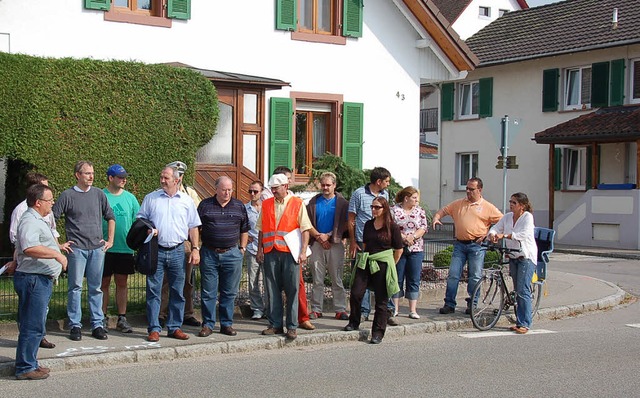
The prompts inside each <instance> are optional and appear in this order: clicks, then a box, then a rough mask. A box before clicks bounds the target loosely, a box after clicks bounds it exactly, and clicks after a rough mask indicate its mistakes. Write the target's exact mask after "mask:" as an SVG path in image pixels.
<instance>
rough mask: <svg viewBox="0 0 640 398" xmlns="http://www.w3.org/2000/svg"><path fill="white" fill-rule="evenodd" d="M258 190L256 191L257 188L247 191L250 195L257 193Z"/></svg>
mask: <svg viewBox="0 0 640 398" xmlns="http://www.w3.org/2000/svg"><path fill="white" fill-rule="evenodd" d="M258 192H260V191H258V190H257V189H250V190H249V193H250V194H251V195H254V194H257V193H258Z"/></svg>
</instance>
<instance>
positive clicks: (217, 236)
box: [198, 196, 251, 249]
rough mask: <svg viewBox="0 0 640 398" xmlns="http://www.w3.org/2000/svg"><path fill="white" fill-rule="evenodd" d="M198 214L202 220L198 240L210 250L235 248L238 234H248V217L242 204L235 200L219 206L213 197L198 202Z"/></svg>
mask: <svg viewBox="0 0 640 398" xmlns="http://www.w3.org/2000/svg"><path fill="white" fill-rule="evenodd" d="M198 214H199V215H200V220H202V230H201V234H200V240H201V241H202V244H203V245H205V246H206V247H208V248H212V249H216V248H217V249H226V248H229V247H232V246H237V245H238V242H239V241H240V234H243V233H246V232H249V229H251V227H250V226H249V216H248V215H247V209H246V208H245V207H244V204H243V203H242V202H241V201H240V200H238V199H236V198H231V201H229V203H227V204H226V206H224V207H223V206H221V205H220V203H219V202H218V199H217V198H216V197H215V196H212V197H210V198H207V199H205V200H203V201H202V202H200V205H199V206H198Z"/></svg>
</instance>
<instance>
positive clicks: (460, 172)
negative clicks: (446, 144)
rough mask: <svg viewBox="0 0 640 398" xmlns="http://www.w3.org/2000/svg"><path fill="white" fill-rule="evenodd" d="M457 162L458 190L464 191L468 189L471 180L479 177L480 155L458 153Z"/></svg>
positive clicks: (475, 153)
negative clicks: (468, 182)
mask: <svg viewBox="0 0 640 398" xmlns="http://www.w3.org/2000/svg"><path fill="white" fill-rule="evenodd" d="M456 162H457V167H456V171H457V176H456V182H457V184H456V185H457V187H456V189H460V190H463V189H465V188H466V186H467V181H469V178H471V177H476V176H477V175H478V153H477V152H473V153H458V154H456Z"/></svg>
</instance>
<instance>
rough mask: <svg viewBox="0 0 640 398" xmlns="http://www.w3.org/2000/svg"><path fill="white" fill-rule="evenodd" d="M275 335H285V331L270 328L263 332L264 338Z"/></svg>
mask: <svg viewBox="0 0 640 398" xmlns="http://www.w3.org/2000/svg"><path fill="white" fill-rule="evenodd" d="M274 334H284V329H282V328H274V327H269V328H268V329H265V330H263V331H262V335H264V336H273V335H274Z"/></svg>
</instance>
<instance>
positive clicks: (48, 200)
mask: <svg viewBox="0 0 640 398" xmlns="http://www.w3.org/2000/svg"><path fill="white" fill-rule="evenodd" d="M38 200H41V201H43V202H49V203H53V201H54V199H53V198H51V199H38Z"/></svg>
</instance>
